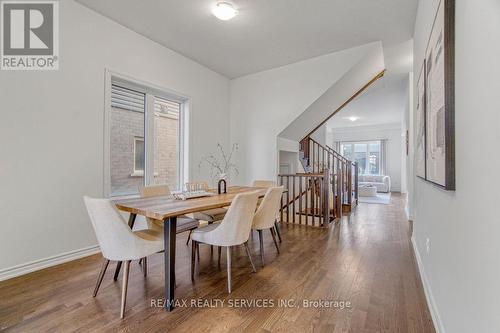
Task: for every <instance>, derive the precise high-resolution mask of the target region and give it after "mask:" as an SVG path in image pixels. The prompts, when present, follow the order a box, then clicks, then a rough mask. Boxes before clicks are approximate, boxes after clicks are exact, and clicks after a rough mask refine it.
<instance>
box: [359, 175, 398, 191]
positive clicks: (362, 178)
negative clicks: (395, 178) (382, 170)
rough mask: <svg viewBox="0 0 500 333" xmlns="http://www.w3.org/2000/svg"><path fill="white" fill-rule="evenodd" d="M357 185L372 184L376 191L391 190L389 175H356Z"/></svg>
mask: <svg viewBox="0 0 500 333" xmlns="http://www.w3.org/2000/svg"><path fill="white" fill-rule="evenodd" d="M358 185H359V186H361V185H373V186H375V187H376V188H377V192H384V193H387V192H390V191H391V177H389V176H384V175H358Z"/></svg>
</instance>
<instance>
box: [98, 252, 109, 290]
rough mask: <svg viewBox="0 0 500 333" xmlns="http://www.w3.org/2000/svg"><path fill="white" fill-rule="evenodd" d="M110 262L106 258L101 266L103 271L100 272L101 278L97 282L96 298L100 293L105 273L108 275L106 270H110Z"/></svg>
mask: <svg viewBox="0 0 500 333" xmlns="http://www.w3.org/2000/svg"><path fill="white" fill-rule="evenodd" d="M108 265H109V260H108V259H106V258H104V261H103V263H102V266H101V271H100V272H99V277H98V278H97V282H96V284H95V289H94V297H96V296H97V292H98V291H99V287H100V286H101V282H102V279H103V278H104V273H106V269H107V268H108Z"/></svg>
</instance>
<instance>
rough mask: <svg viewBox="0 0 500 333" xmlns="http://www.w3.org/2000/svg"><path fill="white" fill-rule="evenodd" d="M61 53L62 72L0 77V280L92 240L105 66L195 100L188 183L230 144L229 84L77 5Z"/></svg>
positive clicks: (64, 27)
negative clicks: (90, 203) (90, 206)
mask: <svg viewBox="0 0 500 333" xmlns="http://www.w3.org/2000/svg"><path fill="white" fill-rule="evenodd" d="M60 48H61V49H60V61H61V62H60V70H59V71H53V72H41V71H26V72H21V71H13V72H9V71H2V72H1V73H0V102H1V111H0V141H1V142H2V144H1V145H0V159H1V160H0V183H1V185H0V211H1V212H2V230H1V232H0V275H2V270H5V269H6V268H9V267H12V266H16V265H20V264H24V263H28V262H31V261H35V260H39V259H43V258H46V257H50V256H54V255H59V254H61V253H65V252H68V251H74V250H78V249H82V248H86V247H91V246H94V245H95V244H96V239H95V237H94V233H93V231H92V228H91V225H90V222H89V220H88V217H87V213H86V211H85V208H84V206H83V201H82V196H83V195H85V194H87V195H91V196H102V195H103V112H104V111H103V110H104V73H105V69H106V68H109V69H112V70H114V71H117V72H120V73H124V74H128V75H129V76H132V77H135V78H137V79H141V80H145V81H149V82H151V83H154V84H156V85H158V86H162V87H165V88H168V89H171V90H175V91H178V92H180V93H182V94H185V95H188V96H190V97H191V102H192V103H191V114H190V116H191V119H190V138H189V140H190V147H191V150H190V153H191V156H190V158H191V178H197V179H201V178H208V177H207V172H206V170H203V171H202V173H201V174H200V173H199V172H198V167H197V166H198V161H199V159H200V156H201V154H203V153H206V152H209V151H214V150H215V149H216V142H221V143H222V144H224V145H228V142H229V129H228V127H229V80H228V79H227V78H225V77H223V76H221V75H219V74H217V73H215V72H213V71H211V70H209V69H207V68H205V67H203V66H201V65H199V64H197V63H195V62H193V61H191V60H190V59H187V58H185V57H183V56H181V55H179V54H177V53H175V52H173V51H171V50H169V49H166V48H164V47H162V46H160V45H159V44H157V43H155V42H152V41H150V40H148V39H146V38H144V37H142V36H140V35H138V34H136V33H134V32H132V31H131V30H128V29H126V28H124V27H122V26H120V25H118V24H116V23H114V22H113V21H111V20H109V19H107V18H105V17H103V16H100V15H99V14H96V13H95V12H93V11H91V10H89V9H87V8H85V7H83V6H81V5H79V4H77V3H75V2H73V1H61V2H60ZM3 273H6V272H5V271H4V272H3ZM4 277H5V274H4Z"/></svg>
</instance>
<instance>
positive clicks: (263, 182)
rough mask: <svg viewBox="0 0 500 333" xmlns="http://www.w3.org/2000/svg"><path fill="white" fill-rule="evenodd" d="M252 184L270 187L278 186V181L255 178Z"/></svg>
mask: <svg viewBox="0 0 500 333" xmlns="http://www.w3.org/2000/svg"><path fill="white" fill-rule="evenodd" d="M252 186H253V187H266V188H269V187H274V186H276V182H275V181H274V180H254V181H253V183H252Z"/></svg>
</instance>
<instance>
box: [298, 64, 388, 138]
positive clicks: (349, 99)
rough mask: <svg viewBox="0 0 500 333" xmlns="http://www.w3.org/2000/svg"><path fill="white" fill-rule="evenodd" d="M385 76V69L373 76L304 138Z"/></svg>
mask: <svg viewBox="0 0 500 333" xmlns="http://www.w3.org/2000/svg"><path fill="white" fill-rule="evenodd" d="M384 74H385V69H384V70H383V71H381V72H380V73H378V74H377V75H375V77H374V78H373V79H371V80H370V81H368V83H367V84H365V85H364V86H363V87H361V89H359V90H358V91H356V93H354V95H352V96H351V97H349V98H348V99H347V101H345V102H344V103H342V105H341V106H340V107H338V108H337V109H335V110H334V111H333V112H332V114H330V115H329V116H328V117H327V118H326V119H325V120H323V121H322V122H321V123H319V125H317V126H316V127H315V128H314V129H313V130H312V131H310V132H309V134H307V135H306V136H305V137H304V139H305V138H307V137H310V136H311V135H312V134H313V133H314V132H316V131H317V130H318V128H320V127H321V126H323V125H324V124H325V123H326V122H327V121H328V120H330V118H331V117H333V116H334V115H335V114H336V113H337V112H339V111H340V110H342V109H343V108H344V107H345V106H346V105H347V104H349V103H350V102H351V101H352V100H353V99H355V98H356V97H357V96H359V95H360V94H361V93H362V92H363V91H365V89H367V88H368V87H369V86H371V85H372V84H373V83H374V82H375V81H377V80H378V79H380V78H381V77H383V76H384Z"/></svg>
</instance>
